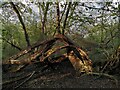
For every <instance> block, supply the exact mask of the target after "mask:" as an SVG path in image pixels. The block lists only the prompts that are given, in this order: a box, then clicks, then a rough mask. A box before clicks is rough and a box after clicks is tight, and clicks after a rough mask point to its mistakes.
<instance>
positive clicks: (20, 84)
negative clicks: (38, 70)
mask: <svg viewBox="0 0 120 90" xmlns="http://www.w3.org/2000/svg"><path fill="white" fill-rule="evenodd" d="M34 74H35V71H33V72H32V73H31V75H30V76H29V77H28V78H27V79H26V80H24V81H23V82H22V83H20V84H19V85H18V86H16V87H15V88H14V89H17V88H19V87H20V86H21V85H23V84H24V83H25V82H27V81H28V80H30V78H31V77H32V76H33V75H34Z"/></svg>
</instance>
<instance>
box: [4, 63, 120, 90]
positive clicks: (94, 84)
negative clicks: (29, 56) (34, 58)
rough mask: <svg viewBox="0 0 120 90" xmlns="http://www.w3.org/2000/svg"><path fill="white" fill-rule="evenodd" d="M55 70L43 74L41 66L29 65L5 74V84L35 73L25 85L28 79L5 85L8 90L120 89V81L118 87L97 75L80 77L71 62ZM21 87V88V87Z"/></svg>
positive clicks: (111, 80)
mask: <svg viewBox="0 0 120 90" xmlns="http://www.w3.org/2000/svg"><path fill="white" fill-rule="evenodd" d="M54 67H55V70H53V69H51V68H49V69H47V70H45V71H44V72H41V69H42V68H41V67H40V66H39V65H29V66H27V67H26V68H25V69H24V70H22V71H20V72H17V73H10V72H7V73H6V72H3V75H2V76H3V82H5V81H8V80H11V79H12V80H13V79H14V78H15V77H16V78H19V77H23V76H26V75H27V74H29V73H32V72H33V71H36V73H35V74H33V76H32V77H31V78H30V79H29V80H28V81H27V82H25V83H24V84H22V85H20V83H22V82H24V81H25V80H26V79H27V78H28V77H26V78H24V79H21V80H17V81H15V82H11V83H6V84H3V86H2V87H3V89H6V88H120V79H118V85H116V82H115V80H113V79H110V78H109V77H98V76H96V75H78V74H77V73H76V72H75V70H74V68H73V67H72V65H71V63H70V62H69V61H65V62H62V63H61V64H59V65H57V66H54ZM119 78H120V77H119ZM19 85H20V86H19Z"/></svg>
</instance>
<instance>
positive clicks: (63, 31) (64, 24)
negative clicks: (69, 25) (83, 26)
mask: <svg viewBox="0 0 120 90" xmlns="http://www.w3.org/2000/svg"><path fill="white" fill-rule="evenodd" d="M71 4H72V2H69V4H68V8H67V12H66V16H65V20H64V23H63V28H62V34H63V35H64V33H65V30H64V29H65V26H66V21H67V18H68V14H69V10H70V6H71Z"/></svg>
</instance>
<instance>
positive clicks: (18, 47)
mask: <svg viewBox="0 0 120 90" xmlns="http://www.w3.org/2000/svg"><path fill="white" fill-rule="evenodd" d="M2 39H3V40H4V41H6V42H7V43H8V44H10V45H11V46H13V47H15V48H16V49H18V50H19V51H21V50H22V49H21V48H20V47H18V46H16V45H15V44H13V43H12V42H9V41H8V40H6V39H5V38H2Z"/></svg>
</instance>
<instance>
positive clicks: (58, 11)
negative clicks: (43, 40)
mask: <svg viewBox="0 0 120 90" xmlns="http://www.w3.org/2000/svg"><path fill="white" fill-rule="evenodd" d="M56 5H57V7H56V9H57V27H56V28H57V31H58V33H59V34H61V31H60V9H59V2H57V3H56Z"/></svg>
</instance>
